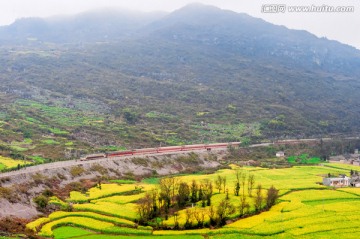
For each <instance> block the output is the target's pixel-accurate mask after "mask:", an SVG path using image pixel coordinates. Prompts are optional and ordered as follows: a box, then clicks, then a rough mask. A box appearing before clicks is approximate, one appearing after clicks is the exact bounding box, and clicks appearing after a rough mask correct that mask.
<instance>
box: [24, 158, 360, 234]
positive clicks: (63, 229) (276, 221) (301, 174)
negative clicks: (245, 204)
mask: <svg viewBox="0 0 360 239" xmlns="http://www.w3.org/2000/svg"><path fill="white" fill-rule="evenodd" d="M349 169H353V170H358V171H359V169H360V167H356V166H349V165H343V164H329V165H325V166H296V167H292V168H285V169H265V168H256V167H244V168H238V167H236V166H234V165H233V166H232V169H223V170H219V171H217V172H216V173H215V174H207V175H201V174H194V175H185V176H179V177H178V179H179V181H181V182H187V183H190V182H191V181H192V180H193V179H195V180H197V181H202V180H212V181H213V182H214V181H215V180H216V178H217V177H218V176H219V175H220V176H226V179H227V188H228V191H229V192H230V193H229V197H230V198H229V200H230V202H231V203H233V204H234V205H235V206H236V208H238V206H239V205H240V202H239V197H236V196H235V195H234V194H233V190H234V182H235V177H236V176H235V172H236V170H240V171H241V173H242V175H246V176H248V175H249V174H253V175H254V176H255V180H256V183H261V184H262V186H263V188H266V189H267V188H269V187H270V186H271V185H274V186H275V187H276V188H278V189H279V190H280V195H281V196H280V198H279V199H278V203H277V204H276V205H275V206H273V207H272V208H271V209H270V210H269V211H265V212H262V213H260V214H257V215H253V216H250V217H247V218H244V219H240V220H235V221H234V222H232V223H228V224H227V225H225V226H224V227H222V228H218V229H208V228H204V229H191V230H154V229H152V228H151V227H141V226H138V227H137V225H136V223H135V220H136V219H137V218H138V215H137V209H136V202H137V200H139V199H140V198H141V196H144V192H142V193H140V194H133V195H126V194H123V193H124V192H127V191H129V190H133V189H135V185H136V186H137V187H138V188H142V190H143V191H148V192H150V191H151V190H152V189H153V188H154V186H156V184H147V183H146V181H149V182H150V183H154V180H153V179H151V180H144V181H143V182H142V183H137V184H123V185H118V184H103V185H102V189H99V188H98V187H95V188H92V189H90V190H89V191H88V193H87V194H86V195H82V194H80V193H77V192H76V193H75V192H73V193H72V194H71V198H70V199H69V201H72V202H74V203H75V204H74V205H73V207H74V211H73V212H61V211H58V212H54V213H52V214H50V216H49V217H48V218H42V219H38V220H37V221H35V222H33V223H30V224H28V228H29V229H31V230H34V231H36V232H37V233H39V235H42V236H54V237H55V238H56V239H60V238H61V239H65V238H84V239H85V238H86V239H92V238H94V239H95V238H113V239H120V238H121V239H122V238H129V239H130V238H156V239H157V238H159V239H160V238H161V239H166V238H169V239H176V238H184V237H185V235H186V238H190V239H191V238H194V239H197V238H212V239H217V238H222V239H224V238H225V239H232V238H261V237H263V236H266V238H270V239H275V238H290V239H291V238H294V239H295V238H301V239H304V238H305V239H310V238H335V237H336V238H356V237H355V236H354V235H356V234H359V233H360V227H359V226H360V188H341V189H340V188H339V189H334V188H327V187H325V186H322V185H320V184H318V182H321V180H322V175H327V174H328V173H331V174H339V173H349ZM155 183H156V182H155ZM246 191H247V190H245V191H244V193H245V195H246V197H247V199H248V201H249V202H252V200H253V198H251V197H250V196H249V195H248V192H246ZM114 193H115V195H114ZM118 193H119V194H120V195H116V194H118ZM213 193H214V195H213V197H212V205H214V206H215V207H216V206H217V205H219V203H220V202H221V201H222V200H223V199H224V197H225V193H224V192H223V191H221V192H220V193H218V191H217V189H214V191H213ZM263 194H264V196H265V192H263ZM81 195H82V196H81ZM84 199H86V200H87V201H88V200H90V202H87V203H84V201H85V200H84ZM76 202H78V203H76ZM190 210H194V212H195V213H202V212H205V211H207V210H209V207H201V205H200V203H197V204H195V205H194V207H193V208H190ZM249 211H250V212H253V211H254V207H253V205H251V206H250V208H249ZM185 214H186V210H185V209H183V210H180V211H179V212H178V215H177V220H178V223H179V224H180V226H182V225H184V223H185ZM238 216H239V212H238V210H236V211H235V212H234V213H233V214H232V215H230V217H229V218H238ZM204 219H205V221H209V218H208V217H207V216H205V217H204ZM162 223H164V224H166V225H168V226H170V227H171V226H174V217H173V216H171V215H170V217H169V218H168V220H163V222H162Z"/></svg>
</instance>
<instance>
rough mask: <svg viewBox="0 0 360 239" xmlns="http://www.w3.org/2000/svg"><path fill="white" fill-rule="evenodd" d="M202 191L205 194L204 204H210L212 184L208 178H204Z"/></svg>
mask: <svg viewBox="0 0 360 239" xmlns="http://www.w3.org/2000/svg"><path fill="white" fill-rule="evenodd" d="M203 193H204V196H205V200H206V205H207V206H210V205H211V196H212V193H213V185H212V182H211V181H210V180H208V179H206V180H205V183H204V184H203Z"/></svg>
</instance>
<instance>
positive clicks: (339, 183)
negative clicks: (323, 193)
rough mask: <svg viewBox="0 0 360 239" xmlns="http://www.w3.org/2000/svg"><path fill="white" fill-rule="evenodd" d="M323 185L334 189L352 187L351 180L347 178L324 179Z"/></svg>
mask: <svg viewBox="0 0 360 239" xmlns="http://www.w3.org/2000/svg"><path fill="white" fill-rule="evenodd" d="M323 184H324V185H325V186H332V187H348V186H349V185H350V178H349V177H347V176H341V177H337V178H323Z"/></svg>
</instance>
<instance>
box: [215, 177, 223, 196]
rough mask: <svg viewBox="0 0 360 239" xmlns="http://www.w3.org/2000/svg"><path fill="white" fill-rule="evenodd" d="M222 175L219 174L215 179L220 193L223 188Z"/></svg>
mask: <svg viewBox="0 0 360 239" xmlns="http://www.w3.org/2000/svg"><path fill="white" fill-rule="evenodd" d="M222 182H223V181H222V177H221V176H220V175H218V176H217V178H216V180H215V188H216V189H217V190H219V193H220V190H221V188H222Z"/></svg>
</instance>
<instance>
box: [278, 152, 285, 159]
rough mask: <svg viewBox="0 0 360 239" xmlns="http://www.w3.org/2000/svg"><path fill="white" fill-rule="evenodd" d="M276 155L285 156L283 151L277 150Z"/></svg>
mask: <svg viewBox="0 0 360 239" xmlns="http://www.w3.org/2000/svg"><path fill="white" fill-rule="evenodd" d="M276 157H278V158H281V157H285V152H283V151H279V152H277V153H276Z"/></svg>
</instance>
